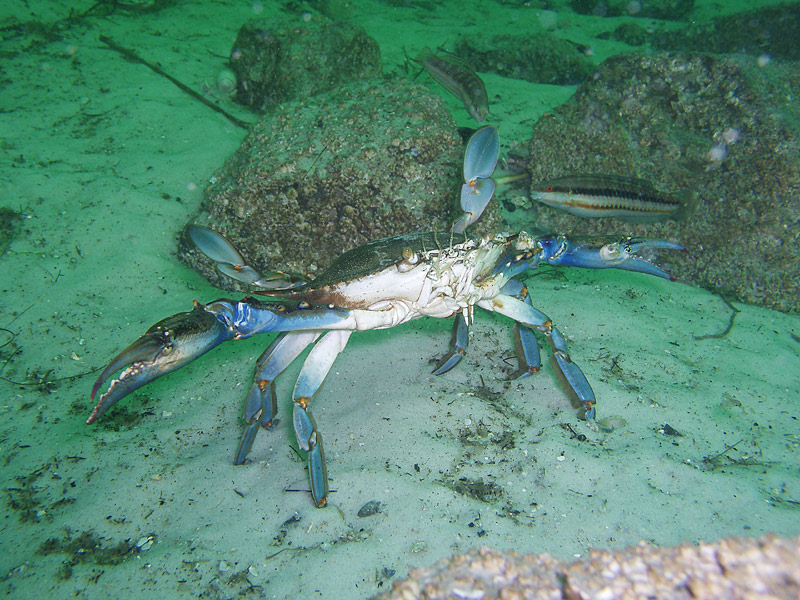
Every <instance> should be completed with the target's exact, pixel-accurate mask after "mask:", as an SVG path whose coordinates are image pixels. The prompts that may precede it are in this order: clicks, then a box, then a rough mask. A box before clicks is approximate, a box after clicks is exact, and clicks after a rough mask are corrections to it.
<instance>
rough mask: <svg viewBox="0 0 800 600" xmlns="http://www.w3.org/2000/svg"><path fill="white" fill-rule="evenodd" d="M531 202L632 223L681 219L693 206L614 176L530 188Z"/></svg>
mask: <svg viewBox="0 0 800 600" xmlns="http://www.w3.org/2000/svg"><path fill="white" fill-rule="evenodd" d="M531 199H532V200H538V201H539V202H541V203H542V204H546V205H548V206H552V207H554V208H560V209H561V210H564V211H566V212H568V213H570V214H573V215H575V216H577V217H583V218H602V217H617V218H619V219H622V220H625V221H630V222H634V223H645V222H652V221H659V220H661V219H680V218H683V217H685V216H686V214H687V212H688V210H689V209H690V208H691V206H692V203H691V202H690V201H688V200H689V199H687V201H683V202H682V201H681V200H679V199H678V198H677V197H676V196H673V195H670V194H665V193H663V192H660V191H659V190H657V189H656V188H654V187H653V186H652V185H651V184H650V183H648V182H647V181H644V180H642V179H636V178H633V177H620V176H617V175H574V176H570V177H560V178H558V179H551V180H550V181H545V182H543V183H539V184H536V185H534V186H532V187H531Z"/></svg>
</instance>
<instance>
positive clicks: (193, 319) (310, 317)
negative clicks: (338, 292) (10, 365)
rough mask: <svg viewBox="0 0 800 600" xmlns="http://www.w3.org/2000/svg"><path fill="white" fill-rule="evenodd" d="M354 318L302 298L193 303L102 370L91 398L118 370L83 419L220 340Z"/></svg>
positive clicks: (350, 322) (347, 325)
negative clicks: (189, 309) (191, 307)
mask: <svg viewBox="0 0 800 600" xmlns="http://www.w3.org/2000/svg"><path fill="white" fill-rule="evenodd" d="M354 320H355V318H354V317H353V315H352V313H350V312H347V311H342V310H337V309H334V308H329V307H324V306H319V305H311V304H309V303H308V302H288V301H287V302H282V303H276V302H259V301H258V300H254V299H252V298H246V299H244V300H242V301H240V302H232V301H230V300H216V301H214V302H210V303H209V304H200V303H195V307H194V310H192V311H191V312H184V313H178V314H177V315H173V316H171V317H168V318H166V319H164V320H163V321H159V322H158V323H156V324H155V325H153V326H152V327H151V328H150V329H148V330H147V332H146V333H145V334H144V335H143V336H142V337H140V338H139V339H138V340H136V341H135V342H134V343H133V344H131V345H130V346H129V347H128V348H126V349H125V350H123V351H122V352H121V353H120V354H119V355H118V356H117V357H116V358H114V360H112V361H111V362H110V363H109V365H108V366H107V367H106V368H105V369H103V372H102V373H101V374H100V377H98V378H97V381H96V382H95V384H94V387H93V389H92V396H91V397H92V399H93V400H94V398H95V396H96V394H97V392H99V391H100V388H101V387H102V385H103V383H105V382H106V381H107V380H108V379H109V378H111V376H112V375H113V374H114V373H116V372H118V371H120V374H119V376H118V377H117V378H116V379H112V381H111V383H110V384H109V385H108V388H107V389H106V391H105V392H103V393H102V394H101V395H100V398H99V399H98V401H97V404H96V406H95V408H94V410H93V411H92V414H91V415H90V416H89V418H88V419H87V421H86V422H87V423H88V424H91V423H93V422H94V421H96V420H97V419H98V417H100V415H102V414H103V413H104V412H105V411H107V410H108V409H109V408H111V407H112V406H113V405H114V404H116V403H117V402H118V401H119V400H120V399H122V398H124V397H125V396H127V395H128V394H130V393H131V392H132V391H134V390H136V389H138V388H140V387H142V386H143V385H146V384H147V383H150V382H151V381H153V380H154V379H157V378H159V377H161V376H163V375H166V374H167V373H171V372H172V371H175V370H176V369H180V368H181V367H183V366H185V365H187V364H189V363H190V362H192V361H193V360H195V359H197V358H199V357H200V356H202V355H203V354H205V353H206V352H208V351H209V350H211V349H212V348H214V347H216V346H218V345H219V344H221V343H222V342H227V341H229V340H232V339H244V338H248V337H250V336H252V335H256V334H259V333H269V332H284V331H309V330H316V331H319V330H324V329H335V328H339V329H348V330H352V329H355V328H356V327H355V326H354ZM306 345H308V344H306ZM298 353H299V352H298Z"/></svg>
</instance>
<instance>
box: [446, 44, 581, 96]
mask: <svg viewBox="0 0 800 600" xmlns="http://www.w3.org/2000/svg"><path fill="white" fill-rule="evenodd" d="M455 53H456V54H457V55H458V56H459V57H461V58H463V59H464V60H465V61H466V62H467V63H468V64H469V65H470V66H471V67H472V68H473V69H475V70H476V71H481V72H493V73H497V74H499V75H502V76H503V77H511V78H513V79H524V80H526V81H533V82H535V83H549V84H553V85H575V84H577V83H579V82H581V81H584V80H585V79H586V78H588V77H589V76H590V75H591V74H592V73H593V72H594V70H595V66H594V64H593V63H592V62H591V61H590V60H589V58H588V57H587V56H586V54H584V53H583V52H581V51H580V50H579V49H578V48H577V47H576V46H575V45H574V44H572V43H571V42H568V41H567V40H564V39H561V38H559V37H556V36H554V35H553V34H550V33H542V34H538V35H531V34H525V35H497V36H494V37H493V38H492V39H491V40H485V39H483V38H471V37H464V38H461V39H459V40H458V42H457V43H456V46H455Z"/></svg>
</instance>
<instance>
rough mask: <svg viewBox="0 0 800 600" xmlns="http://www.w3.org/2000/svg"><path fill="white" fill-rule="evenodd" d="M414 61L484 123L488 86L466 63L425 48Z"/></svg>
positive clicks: (487, 109) (477, 119) (486, 113)
mask: <svg viewBox="0 0 800 600" xmlns="http://www.w3.org/2000/svg"><path fill="white" fill-rule="evenodd" d="M412 60H413V61H414V62H418V63H419V64H421V65H422V66H423V67H425V69H426V70H427V71H428V74H429V75H430V76H431V77H433V79H434V80H435V81H436V83H438V84H439V85H441V86H442V87H443V88H444V89H446V90H447V91H448V92H450V93H451V94H453V95H454V96H455V97H456V98H458V99H459V100H461V101H462V102H463V103H464V108H466V109H467V112H468V113H469V114H470V116H471V117H472V118H473V119H475V120H476V121H477V122H478V123H483V121H484V120H485V119H486V115H488V114H489V97H488V96H487V95H486V86H485V85H483V80H481V78H480V77H478V76H477V75H476V74H475V71H473V70H472V68H471V67H470V66H469V65H468V64H467V63H466V62H464V61H463V60H462V59H460V58H459V57H457V56H454V55H452V54H446V53H442V54H434V53H433V52H432V51H431V49H430V48H425V49H424V50H423V51H422V52H420V53H419V55H418V56H417V57H416V58H414V59H412Z"/></svg>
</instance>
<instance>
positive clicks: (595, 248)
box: [540, 235, 686, 281]
mask: <svg viewBox="0 0 800 600" xmlns="http://www.w3.org/2000/svg"><path fill="white" fill-rule="evenodd" d="M540 244H541V246H542V249H543V252H544V256H543V257H542V260H546V261H547V262H548V263H550V264H551V265H564V266H569V267H583V268H586V269H610V268H615V269H624V270H626V271H637V272H639V273H647V274H648V275H655V276H657V277H663V278H665V279H670V280H672V281H674V280H675V277H673V276H672V275H670V274H669V273H667V272H666V271H664V270H663V269H662V268H661V267H659V266H658V265H656V264H655V263H653V262H652V261H651V260H650V259H649V258H646V257H645V256H644V254H643V253H645V252H649V251H652V250H684V251H685V250H686V249H685V248H684V247H683V246H681V245H680V244H676V243H674V242H665V241H661V240H636V239H633V238H623V239H621V240H620V239H614V240H611V239H609V238H605V237H595V238H584V239H572V240H570V239H567V237H566V236H563V235H559V236H548V237H546V238H542V239H541V240H540Z"/></svg>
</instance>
